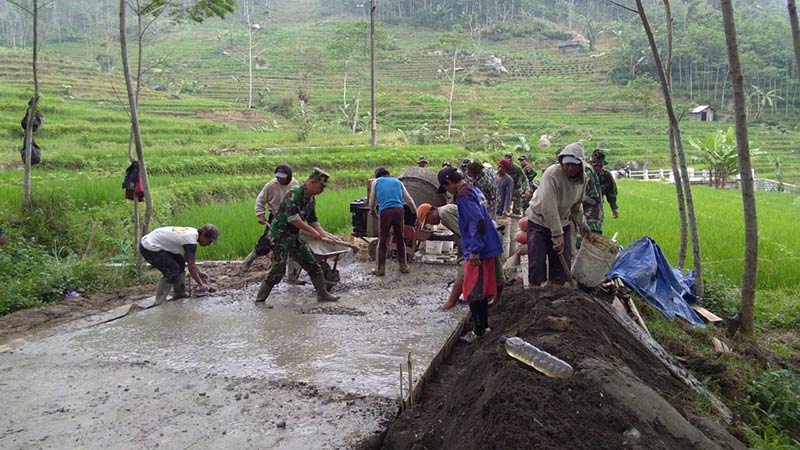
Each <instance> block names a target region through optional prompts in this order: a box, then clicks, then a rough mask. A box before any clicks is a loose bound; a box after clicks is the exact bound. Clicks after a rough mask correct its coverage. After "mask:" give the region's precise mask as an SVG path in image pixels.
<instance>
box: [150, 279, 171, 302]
mask: <svg viewBox="0 0 800 450" xmlns="http://www.w3.org/2000/svg"><path fill="white" fill-rule="evenodd" d="M171 290H172V283H170V282H169V281H167V280H166V279H165V278H162V279H161V281H159V282H158V288H156V301H155V303H154V305H160V304H162V303H164V302H165V301H167V296H168V295H169V291H171Z"/></svg>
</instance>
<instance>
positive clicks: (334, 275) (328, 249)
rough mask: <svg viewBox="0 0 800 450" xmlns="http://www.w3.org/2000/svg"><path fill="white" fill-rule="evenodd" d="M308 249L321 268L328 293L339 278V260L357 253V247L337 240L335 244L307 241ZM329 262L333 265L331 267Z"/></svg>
mask: <svg viewBox="0 0 800 450" xmlns="http://www.w3.org/2000/svg"><path fill="white" fill-rule="evenodd" d="M306 243H307V244H308V248H309V249H311V253H312V254H313V255H314V259H315V260H316V261H317V263H318V264H319V265H320V267H321V268H322V274H323V277H324V278H325V283H326V285H327V288H328V291H330V290H332V289H333V287H334V286H336V285H337V284H338V283H339V281H340V280H341V278H340V277H339V269H338V268H337V266H338V264H339V259H340V258H341V257H342V256H343V255H346V254H347V253H350V251H352V252H354V253H355V252H358V247H357V246H355V245H353V244H350V243H349V242H345V241H340V240H337V241H336V243H335V244H332V243H330V242H325V241H321V240H317V239H309V240H308V241H306ZM331 262H332V263H333V265H331Z"/></svg>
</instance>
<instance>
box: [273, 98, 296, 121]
mask: <svg viewBox="0 0 800 450" xmlns="http://www.w3.org/2000/svg"><path fill="white" fill-rule="evenodd" d="M269 111H270V112H271V113H273V114H277V115H279V116H281V117H285V118H287V119H292V118H294V116H295V114H296V113H295V99H294V97H291V96H285V97H281V98H279V99H278V100H276V101H275V103H273V104H272V105H271V106H270V107H269Z"/></svg>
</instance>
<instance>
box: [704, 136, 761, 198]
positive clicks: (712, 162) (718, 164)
mask: <svg viewBox="0 0 800 450" xmlns="http://www.w3.org/2000/svg"><path fill="white" fill-rule="evenodd" d="M689 144H691V146H692V147H693V148H694V149H695V150H697V152H698V154H697V157H698V158H699V159H700V160H702V161H703V162H704V163H705V165H706V168H707V169H708V171H709V185H710V186H714V187H716V188H718V189H721V188H724V187H725V183H726V182H727V181H728V179H730V177H733V176H736V175H737V174H738V173H739V156H738V151H737V149H736V134H735V132H734V129H733V127H729V128H728V130H727V131H723V130H717V131H715V132H713V133H709V134H708V136H707V137H706V139H705V141H701V140H700V139H697V138H694V137H692V138H689ZM760 154H761V152H760V151H759V150H758V149H753V148H752V147H751V150H750V156H751V157H755V156H758V155H760Z"/></svg>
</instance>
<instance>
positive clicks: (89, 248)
mask: <svg viewBox="0 0 800 450" xmlns="http://www.w3.org/2000/svg"><path fill="white" fill-rule="evenodd" d="M95 231H97V222H92V231H91V233H89V243H88V244H87V245H86V251H85V252H83V256H82V257H81V259H86V257H87V256H89V252H91V251H92V244H93V243H94V232H95Z"/></svg>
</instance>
